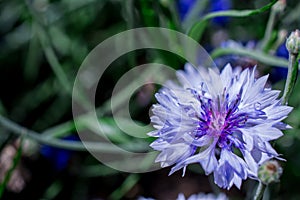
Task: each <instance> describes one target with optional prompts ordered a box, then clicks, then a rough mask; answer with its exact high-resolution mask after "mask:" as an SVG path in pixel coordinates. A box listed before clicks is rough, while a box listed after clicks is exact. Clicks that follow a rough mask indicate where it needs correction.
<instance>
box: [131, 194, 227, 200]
mask: <svg viewBox="0 0 300 200" xmlns="http://www.w3.org/2000/svg"><path fill="white" fill-rule="evenodd" d="M213 199H214V200H228V198H227V196H226V195H225V194H223V193H220V194H218V195H215V194H204V193H199V194H193V195H191V196H190V197H188V198H187V199H186V198H185V196H184V194H182V193H180V194H179V195H178V197H177V200H213ZM137 200H155V199H153V198H145V197H139V198H138V199H137Z"/></svg>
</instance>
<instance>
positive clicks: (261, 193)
mask: <svg viewBox="0 0 300 200" xmlns="http://www.w3.org/2000/svg"><path fill="white" fill-rule="evenodd" d="M265 189H266V185H264V184H263V183H262V182H259V184H258V186H257V189H256V192H255V196H254V198H253V199H254V200H261V199H262V198H263V196H264V192H265Z"/></svg>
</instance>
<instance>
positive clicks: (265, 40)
mask: <svg viewBox="0 0 300 200" xmlns="http://www.w3.org/2000/svg"><path fill="white" fill-rule="evenodd" d="M276 13H277V12H276V11H275V10H274V9H271V13H270V17H269V20H268V24H267V28H266V31H265V35H264V38H263V40H262V45H261V46H262V50H263V51H264V52H268V46H269V44H270V41H271V39H272V31H273V29H274V24H275V19H276Z"/></svg>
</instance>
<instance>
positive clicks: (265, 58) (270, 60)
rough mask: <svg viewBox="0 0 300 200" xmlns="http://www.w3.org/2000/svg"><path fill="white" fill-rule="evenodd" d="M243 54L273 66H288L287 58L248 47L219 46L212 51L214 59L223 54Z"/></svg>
mask: <svg viewBox="0 0 300 200" xmlns="http://www.w3.org/2000/svg"><path fill="white" fill-rule="evenodd" d="M230 54H235V55H241V56H248V57H250V58H253V59H255V60H257V61H259V62H261V63H264V64H267V65H271V66H278V67H283V66H284V67H287V66H288V62H287V60H286V59H283V58H278V57H275V56H272V55H269V54H266V53H264V52H262V51H255V50H249V49H246V48H242V47H240V48H234V49H233V48H217V49H215V50H214V51H213V52H212V53H211V57H212V58H213V59H215V58H217V57H220V56H223V55H230Z"/></svg>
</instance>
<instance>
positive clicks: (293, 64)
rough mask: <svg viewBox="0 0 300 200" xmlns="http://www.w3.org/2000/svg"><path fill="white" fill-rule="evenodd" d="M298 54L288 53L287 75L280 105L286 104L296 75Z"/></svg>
mask: <svg viewBox="0 0 300 200" xmlns="http://www.w3.org/2000/svg"><path fill="white" fill-rule="evenodd" d="M298 59H299V58H298V54H293V53H289V64H288V75H287V79H286V83H285V87H284V92H283V96H282V104H283V105H285V104H287V103H288V99H289V97H290V96H291V93H292V91H293V88H294V85H295V83H296V80H297V75H298V65H299V64H298Z"/></svg>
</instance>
